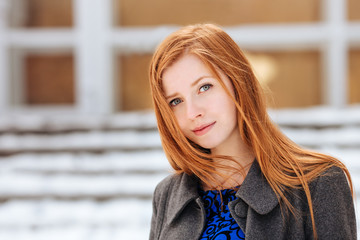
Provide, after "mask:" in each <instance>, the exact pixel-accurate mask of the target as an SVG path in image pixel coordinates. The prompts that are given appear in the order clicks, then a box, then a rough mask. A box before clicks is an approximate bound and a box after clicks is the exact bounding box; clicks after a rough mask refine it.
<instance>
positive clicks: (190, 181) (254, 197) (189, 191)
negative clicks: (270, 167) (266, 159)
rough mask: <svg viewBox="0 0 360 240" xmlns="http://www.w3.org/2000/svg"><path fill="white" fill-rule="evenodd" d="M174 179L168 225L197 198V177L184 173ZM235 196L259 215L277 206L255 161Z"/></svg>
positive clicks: (271, 191)
mask: <svg viewBox="0 0 360 240" xmlns="http://www.w3.org/2000/svg"><path fill="white" fill-rule="evenodd" d="M176 178H177V179H176V180H175V181H174V182H173V186H172V189H171V193H169V196H171V197H170V200H169V207H168V211H169V223H171V222H172V221H173V220H175V219H176V218H177V217H178V216H179V214H180V213H181V212H182V210H183V209H184V208H185V207H186V206H187V205H188V204H189V203H190V202H191V201H193V200H195V199H197V198H199V193H198V184H199V179H198V178H197V177H195V176H190V175H188V174H185V173H184V174H182V175H179V176H177V177H176ZM236 196H237V197H238V198H241V199H242V200H243V201H244V202H245V203H246V204H248V205H249V207H250V208H252V209H254V210H255V211H256V212H257V213H259V214H261V215H265V214H267V213H269V212H270V211H271V210H273V209H274V208H275V207H276V206H277V205H278V204H279V202H278V199H277V197H276V194H275V192H274V191H273V190H272V188H271V187H270V185H269V183H268V182H267V180H266V179H265V177H264V175H263V174H262V172H261V169H260V166H259V164H258V163H257V161H256V160H255V161H254V162H253V164H252V166H251V168H250V170H249V172H248V174H247V176H246V178H245V180H244V182H243V184H242V185H241V187H240V188H239V190H238V191H237V193H236Z"/></svg>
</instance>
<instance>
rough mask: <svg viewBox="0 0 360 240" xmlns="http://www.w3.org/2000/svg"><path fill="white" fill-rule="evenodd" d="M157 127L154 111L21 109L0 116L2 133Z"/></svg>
mask: <svg viewBox="0 0 360 240" xmlns="http://www.w3.org/2000/svg"><path fill="white" fill-rule="evenodd" d="M133 129H137V130H155V129H156V118H155V115H154V113H153V112H128V113H119V114H114V115H106V116H103V115H80V114H74V115H59V114H57V115H51V114H46V115H43V114H38V115H34V114H27V113H18V114H12V115H3V116H1V117H0V133H1V134H4V133H55V134H56V133H59V132H78V131H92V130H98V131H113V130H133Z"/></svg>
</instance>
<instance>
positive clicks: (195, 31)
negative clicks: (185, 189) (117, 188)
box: [149, 24, 353, 238]
mask: <svg viewBox="0 0 360 240" xmlns="http://www.w3.org/2000/svg"><path fill="white" fill-rule="evenodd" d="M185 53H186V54H194V55H196V56H197V57H199V58H200V59H201V60H202V61H203V63H204V64H205V65H206V66H207V67H208V68H209V69H210V70H211V71H212V72H213V73H214V75H215V76H217V78H218V80H219V81H220V82H221V80H220V77H219V75H218V71H219V70H220V71H222V72H223V73H224V74H225V75H226V76H227V77H228V78H229V79H230V81H231V83H232V85H233V88H234V91H235V98H233V100H234V103H235V105H236V107H237V110H238V126H239V131H240V134H241V136H242V139H243V141H244V142H245V143H246V144H247V145H248V146H249V148H250V149H251V150H252V151H253V152H254V154H255V156H256V161H257V162H258V163H259V166H260V168H261V171H262V173H263V175H264V176H265V178H266V179H267V181H268V183H269V184H270V186H271V188H272V189H273V190H274V192H275V193H276V195H277V196H278V199H279V201H282V202H284V203H285V205H286V206H287V207H288V208H287V209H289V210H290V211H291V212H292V213H294V214H295V212H294V211H295V210H294V209H293V207H292V205H291V203H290V202H289V200H288V199H287V197H286V191H287V190H289V189H293V188H297V189H299V188H301V189H303V190H304V191H305V194H306V197H307V201H308V205H309V209H310V214H311V219H312V225H313V229H314V237H315V238H317V234H316V228H315V220H314V213H313V205H312V200H311V195H310V190H309V183H310V182H311V181H312V180H313V179H315V178H316V177H318V176H320V175H321V174H322V173H324V172H325V171H326V170H327V169H329V168H330V167H332V166H337V167H340V168H341V169H342V170H343V171H344V173H345V174H346V176H347V178H348V181H349V185H350V188H351V192H352V193H353V187H352V182H351V177H350V174H349V171H348V170H347V168H346V167H345V165H344V164H343V163H341V162H340V161H339V160H337V159H336V158H334V157H331V156H328V155H325V154H321V153H316V152H313V151H309V150H305V149H302V148H301V147H299V146H298V145H296V144H295V143H294V142H292V141H291V140H290V139H288V138H287V137H286V136H285V135H284V134H283V133H281V131H280V130H279V129H278V127H277V126H276V125H275V124H274V123H273V122H272V121H271V120H270V118H269V116H268V114H267V111H266V103H265V100H264V94H263V92H262V88H261V86H260V84H259V82H258V81H257V79H256V77H255V75H254V72H253V70H252V68H251V66H250V64H249V62H248V60H247V59H246V57H245V55H244V53H243V52H242V51H241V49H240V48H239V46H238V45H237V44H236V43H235V42H234V41H233V40H232V39H231V37H230V36H229V35H228V34H227V33H225V32H224V31H223V30H222V29H221V28H219V27H218V26H216V25H213V24H198V25H190V26H186V27H183V28H181V29H179V30H178V31H176V32H174V33H172V34H171V35H169V36H168V37H167V38H166V39H165V40H164V41H163V42H162V43H161V44H160V45H159V46H158V48H157V50H156V51H155V53H154V55H153V58H152V61H151V64H150V73H149V79H150V86H151V91H152V96H153V103H154V108H155V114H156V117H157V121H158V129H159V133H160V136H161V140H162V145H163V149H164V151H165V154H166V156H167V158H168V160H169V162H170V164H171V166H172V167H173V169H174V170H175V172H177V173H187V174H189V175H193V174H194V175H196V176H197V177H198V178H200V180H201V181H202V182H204V183H205V184H208V185H211V184H212V183H213V182H214V181H215V182H216V179H215V178H214V177H213V176H214V174H216V172H217V169H219V168H222V169H226V168H229V169H227V170H228V171H229V172H232V171H234V167H227V166H224V165H221V164H218V163H217V162H216V161H213V159H214V158H216V157H220V158H225V159H228V160H231V158H230V157H226V156H212V155H211V152H210V151H208V150H206V149H203V148H201V147H200V146H198V145H196V144H194V143H193V142H190V141H189V140H188V139H187V138H186V137H185V136H184V135H183V134H182V132H181V131H180V128H179V126H178V124H177V121H176V119H175V117H174V114H173V112H172V109H171V108H170V106H169V104H168V103H167V102H166V100H165V97H164V93H163V89H162V75H163V72H164V70H166V69H167V68H169V67H170V66H171V65H172V64H173V63H174V62H175V61H176V60H178V59H179V58H180V57H181V56H182V55H183V54H185ZM221 83H222V82H221ZM222 85H223V87H224V88H225V86H224V84H223V83H222ZM225 90H226V88H225ZM228 94H229V96H230V93H229V92H228ZM238 170H239V171H242V169H241V166H239V169H238Z"/></svg>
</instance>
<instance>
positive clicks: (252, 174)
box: [236, 160, 279, 215]
mask: <svg viewBox="0 0 360 240" xmlns="http://www.w3.org/2000/svg"><path fill="white" fill-rule="evenodd" d="M236 196H237V197H238V198H241V199H242V200H243V201H244V202H245V203H246V204H248V205H249V207H250V208H252V209H254V210H255V211H256V212H257V213H259V214H261V215H265V214H268V213H269V212H271V211H272V210H273V209H274V208H275V207H276V206H277V205H278V204H279V201H278V198H277V196H276V194H275V192H274V190H273V189H272V188H271V187H270V185H269V183H268V181H267V180H266V178H265V176H264V175H263V174H262V172H261V169H260V166H259V164H258V162H257V161H256V160H255V161H254V162H253V164H252V166H251V168H250V170H249V172H248V174H247V176H246V178H245V180H244V182H243V183H242V184H241V187H240V188H239V190H238V192H237V193H236Z"/></svg>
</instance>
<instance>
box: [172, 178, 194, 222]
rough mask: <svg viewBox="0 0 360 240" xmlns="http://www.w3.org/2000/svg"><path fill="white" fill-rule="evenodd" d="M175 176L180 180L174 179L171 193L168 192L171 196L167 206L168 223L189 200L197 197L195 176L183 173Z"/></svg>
mask: <svg viewBox="0 0 360 240" xmlns="http://www.w3.org/2000/svg"><path fill="white" fill-rule="evenodd" d="M177 177H179V178H180V180H178V181H174V185H173V186H172V189H171V193H169V196H171V198H170V200H169V206H168V216H169V218H168V221H167V223H168V224H170V223H171V222H172V221H174V220H175V219H176V218H177V217H178V216H179V214H180V213H181V212H182V211H183V210H184V208H185V207H186V206H187V205H188V204H189V203H190V202H191V201H193V200H195V199H196V198H198V197H199V193H198V183H199V180H198V178H197V177H195V176H190V175H188V174H185V173H184V174H181V175H178V176H177Z"/></svg>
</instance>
